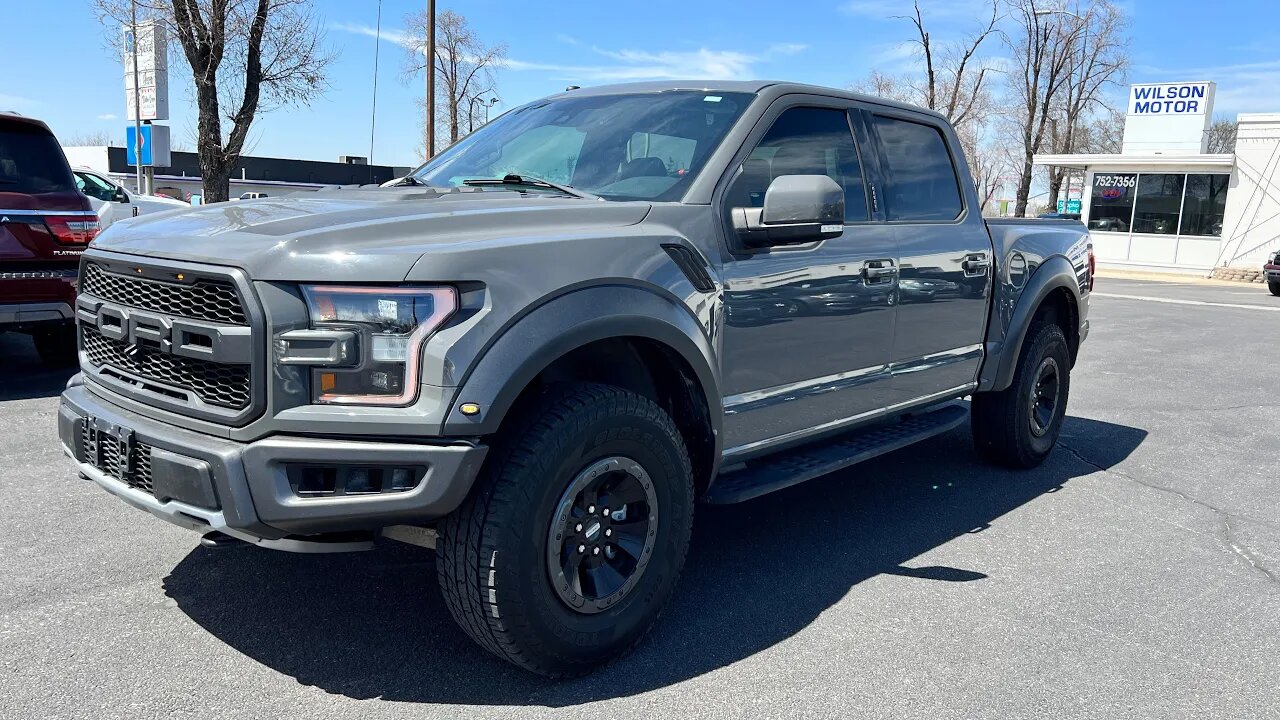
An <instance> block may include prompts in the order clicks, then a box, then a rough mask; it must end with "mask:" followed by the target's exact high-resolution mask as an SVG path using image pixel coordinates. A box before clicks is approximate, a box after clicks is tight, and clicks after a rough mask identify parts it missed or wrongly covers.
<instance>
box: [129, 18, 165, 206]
mask: <svg viewBox="0 0 1280 720" xmlns="http://www.w3.org/2000/svg"><path fill="white" fill-rule="evenodd" d="M124 50H125V52H124V58H123V59H124V92H125V110H126V113H127V115H128V118H129V120H131V121H132V122H133V127H132V128H131V130H132V132H131V133H129V138H131V142H134V143H137V146H134V145H130V146H129V147H130V148H131V153H130V155H131V157H134V158H136V159H137V161H138V162H137V168H138V192H139V193H144V194H145V193H147V192H148V191H149V190H150V188H148V187H147V186H148V185H149V184H150V183H149V182H148V183H145V184H144V176H145V178H146V179H147V180H151V179H152V178H153V177H154V172H155V171H154V170H153V169H152V167H150V166H151V165H152V162H156V163H159V164H161V165H167V164H168V163H169V145H168V137H169V133H168V132H167V128H166V129H165V131H163V132H147V131H144V130H143V127H142V126H143V124H144V123H145V124H146V125H151V121H153V120H167V119H169V67H168V45H167V42H166V37H165V33H164V26H163V25H161V24H160V23H158V22H155V21H154V20H144V21H143V22H141V23H139V22H138V3H137V0H133V2H132V3H131V5H130V13H129V24H128V25H127V26H125V28H124ZM145 143H151V144H152V147H150V148H146V147H143V145H144V144H145ZM146 158H150V159H151V160H150V161H148V160H146Z"/></svg>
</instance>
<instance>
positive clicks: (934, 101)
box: [899, 0, 1000, 128]
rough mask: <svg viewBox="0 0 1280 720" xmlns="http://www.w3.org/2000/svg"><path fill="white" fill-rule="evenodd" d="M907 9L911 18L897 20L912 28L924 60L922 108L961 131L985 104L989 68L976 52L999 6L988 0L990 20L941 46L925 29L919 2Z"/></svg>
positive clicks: (991, 28) (995, 20) (997, 16)
mask: <svg viewBox="0 0 1280 720" xmlns="http://www.w3.org/2000/svg"><path fill="white" fill-rule="evenodd" d="M911 7H912V9H914V10H915V14H914V15H912V16H907V17H903V16H899V17H900V18H902V19H905V20H909V21H911V24H912V25H914V26H915V29H916V35H917V39H916V40H915V42H916V43H917V44H919V46H920V53H921V55H922V56H923V59H924V75H925V77H924V83H923V85H922V86H920V87H919V89H918V92H919V93H920V95H921V96H922V97H923V100H924V106H925V107H927V108H929V109H930V110H936V111H938V112H940V113H942V114H943V115H945V116H946V118H947V119H948V120H950V121H951V125H952V126H953V127H955V128H962V127H963V126H964V124H965V123H966V122H967V121H968V120H970V119H971V118H972V117H973V116H974V114H975V113H977V112H980V111H981V110H982V109H984V108H985V107H986V105H987V104H988V103H987V99H988V98H989V92H988V91H989V90H990V88H989V87H988V85H987V80H988V77H989V75H990V74H991V68H990V67H987V66H986V65H985V64H983V63H982V61H981V59H980V58H978V57H977V53H978V49H979V48H980V47H981V46H982V43H983V41H985V40H986V39H987V38H988V37H990V36H991V35H992V34H994V33H995V32H996V24H997V23H998V22H999V20H1000V6H999V4H998V2H997V0H992V2H991V17H990V19H989V20H988V21H987V22H986V24H985V25H983V26H981V27H980V28H979V29H978V30H977V32H974V33H972V34H970V35H969V36H968V37H966V38H965V39H964V40H961V41H960V42H957V43H951V44H948V45H944V46H941V47H939V46H937V45H936V44H935V43H934V41H933V36H932V35H930V34H929V31H928V30H926V29H925V26H924V18H923V17H921V15H920V3H919V1H918V0H917V1H916V2H913V3H912V6H911Z"/></svg>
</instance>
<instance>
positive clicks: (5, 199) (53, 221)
mask: <svg viewBox="0 0 1280 720" xmlns="http://www.w3.org/2000/svg"><path fill="white" fill-rule="evenodd" d="M97 233H98V217H97V215H95V214H94V212H93V208H92V206H90V205H89V199H88V198H87V197H85V196H84V195H82V194H81V193H80V192H79V191H78V190H77V189H76V182H75V178H74V177H72V175H71V167H70V166H69V165H68V164H67V158H66V156H65V155H63V154H62V148H61V147H60V146H59V145H58V141H57V139H55V138H54V136H53V133H52V132H50V131H49V126H47V125H45V124H44V123H42V122H40V121H39V120H32V119H31V118H26V117H22V116H20V115H13V114H7V113H0V332H4V331H5V330H17V331H20V332H25V333H28V334H30V335H31V337H32V339H34V340H35V343H36V350H37V351H38V352H39V353H40V357H41V359H43V360H44V361H45V362H46V363H49V364H57V365H69V364H72V363H74V362H75V358H76V333H75V303H76V273H77V269H78V267H79V265H80V253H82V252H84V249H85V247H86V246H87V245H88V244H89V241H90V240H92V239H93V237H94V235H97Z"/></svg>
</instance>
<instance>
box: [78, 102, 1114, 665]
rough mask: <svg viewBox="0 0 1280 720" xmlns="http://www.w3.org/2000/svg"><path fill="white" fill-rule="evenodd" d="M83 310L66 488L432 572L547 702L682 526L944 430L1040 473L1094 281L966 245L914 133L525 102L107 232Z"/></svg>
mask: <svg viewBox="0 0 1280 720" xmlns="http://www.w3.org/2000/svg"><path fill="white" fill-rule="evenodd" d="M80 277H81V285H80V295H79V298H78V300H77V302H76V307H75V312H76V317H77V318H78V322H79V333H80V335H79V342H80V361H81V369H82V372H81V374H80V375H78V376H76V377H75V378H74V379H73V380H72V381H71V382H70V383H69V385H68V388H67V390H66V392H65V393H64V394H63V396H62V401H61V408H60V411H59V418H58V424H59V434H60V436H61V439H62V443H63V445H64V449H65V451H66V453H67V454H68V455H70V456H71V457H73V458H74V459H75V462H76V463H77V465H78V471H79V474H80V475H81V476H83V477H86V478H88V479H90V480H92V481H93V482H95V483H97V484H98V485H100V486H102V487H103V488H105V489H106V490H107V491H109V492H110V493H112V494H114V495H116V496H117V497H119V498H120V499H122V500H124V501H125V502H128V503H130V504H131V505H134V506H136V507H138V508H141V509H144V510H147V511H149V512H151V513H152V514H154V515H157V516H159V517H161V518H164V519H165V520H168V521H170V522H173V523H177V524H178V525H182V526H185V527H188V528H191V529H194V530H196V531H197V532H200V533H202V534H204V542H205V543H206V544H209V545H215V546H216V545H223V544H232V543H253V544H257V545H260V546H262V547H267V548H277V549H283V550H293V551H300V552H324V551H338V550H358V549H367V548H369V547H371V546H372V544H373V539H374V537H375V536H376V535H377V534H379V533H385V534H388V535H392V536H393V537H398V538H400V539H411V540H412V539H415V538H416V541H417V542H419V544H434V546H435V548H436V552H437V560H436V566H437V568H438V576H439V580H440V585H441V588H442V591H443V594H444V597H445V599H446V601H447V605H448V607H449V609H450V611H451V612H452V614H453V615H454V617H455V619H456V620H457V621H458V622H459V624H460V625H461V626H462V627H463V629H464V630H465V631H466V632H467V633H468V634H469V635H470V636H471V637H472V638H474V639H475V640H476V641H477V642H478V643H479V644H480V645H482V646H484V647H485V648H487V649H488V650H490V651H492V652H493V653H495V654H497V655H499V656H501V657H503V658H506V659H508V660H510V661H512V662H515V663H517V664H518V665H521V666H523V667H525V668H528V669H530V670H532V671H534V672H538V673H542V674H545V675H551V676H564V675H571V674H575V673H581V672H585V671H587V670H589V669H590V668H592V667H595V666H598V665H599V664H601V663H603V662H605V661H608V660H609V659H611V658H614V657H616V656H617V655H619V654H621V653H623V652H624V651H626V650H627V649H628V648H630V647H632V646H633V645H635V644H636V643H637V642H638V641H639V639H640V638H641V637H642V636H643V634H644V632H645V631H646V629H647V628H648V627H649V626H650V625H651V624H652V623H653V622H654V620H655V619H656V618H657V617H658V614H659V612H660V610H661V609H662V607H663V606H664V605H666V603H667V601H668V600H669V599H670V598H671V596H672V593H673V589H674V585H675V582H676V578H677V576H678V575H679V574H680V571H681V566H682V564H683V562H684V558H685V553H686V550H687V548H688V546H689V537H690V527H691V524H692V522H693V518H694V515H695V512H694V508H695V505H696V504H697V503H698V502H700V501H701V502H708V503H734V502H739V501H743V500H748V499H750V498H754V497H758V496H760V495H763V494H765V493H768V492H770V491H773V490H777V489H780V488H784V487H787V486H790V485H793V484H796V483H799V482H802V481H804V480H807V479H810V478H813V477H816V476H819V475H822V474H824V473H828V472H830V471H832V470H835V469H838V468H842V467H846V466H849V465H851V464H853V463H856V462H859V461H861V460H865V459H867V458H869V457H873V456H875V455H878V454H881V453H884V452H887V451H889V450H893V449H895V448H900V447H903V446H905V445H908V444H910V443H913V442H916V441H919V440H923V439H925V438H928V437H930V436H933V435H936V434H938V433H941V432H944V431H947V430H949V429H951V428H954V427H956V426H957V425H959V424H961V423H962V422H964V420H965V419H966V418H969V419H970V422H971V425H972V432H973V437H974V440H975V444H976V446H977V448H978V451H979V452H980V453H981V454H982V455H983V456H985V457H987V458H989V459H990V460H992V461H995V462H997V463H1000V464H1003V465H1007V466H1014V467H1024V468H1026V467H1032V466H1035V465H1036V464H1038V463H1039V462H1041V461H1042V460H1043V459H1044V458H1045V456H1046V455H1048V454H1049V452H1050V451H1051V450H1052V448H1053V446H1054V444H1055V442H1056V439H1057V437H1058V433H1059V430H1060V428H1061V426H1062V422H1063V417H1064V413H1065V411H1066V405H1067V395H1068V390H1069V387H1070V384H1069V376H1070V370H1071V367H1072V365H1073V364H1074V362H1075V359H1076V353H1077V351H1078V349H1079V346H1080V343H1081V341H1082V340H1083V339H1084V337H1085V335H1086V333H1087V331H1088V328H1089V324H1088V320H1087V315H1088V307H1089V305H1088V298H1089V291H1090V285H1091V284H1092V257H1091V250H1090V246H1089V243H1088V235H1087V233H1086V231H1085V229H1084V227H1083V226H1082V225H1081V224H1080V223H1078V222H1074V221H1055V220H1044V221H1004V220H1001V221H985V222H984V220H983V219H982V217H981V214H980V212H979V204H978V199H977V197H976V195H975V192H974V188H973V185H972V183H971V182H970V174H969V169H968V167H967V166H966V164H965V160H964V156H963V155H962V153H961V152H960V143H959V141H958V140H957V138H956V135H955V133H954V132H953V130H952V128H950V127H949V126H948V124H947V122H946V121H945V120H944V119H943V118H941V117H940V116H938V115H937V114H935V113H932V112H927V111H923V110H920V109H918V108H913V107H909V106H906V105H900V104H896V103H892V102H886V101H882V100H878V99H875V98H872V97H865V96H862V95H856V94H851V93H847V92H842V91H837V90H829V89H825V88H819V87H810V86H805V85H796V84H787V83H766V82H710V83H702V82H695V83H662V84H636V85H623V86H615V87H602V88H596V89H589V90H574V91H572V92H566V93H564V94H560V95H556V96H553V97H549V98H546V99H543V100H538V101H536V102H532V103H529V104H528V105H525V106H523V107H519V108H517V109H514V110H511V111H509V112H507V113H505V114H503V115H502V116H501V117H499V118H497V119H496V120H494V121H493V122H491V123H489V124H488V125H486V126H484V127H483V128H481V129H479V130H477V131H476V132H475V133H474V134H472V135H470V136H468V137H467V138H465V139H463V140H461V141H459V142H458V143H456V144H455V145H453V146H451V147H450V148H448V149H447V150H445V151H444V152H443V153H441V154H440V155H439V156H437V157H435V158H433V159H432V160H430V161H429V162H428V163H426V164H425V165H424V166H423V167H421V168H419V169H418V170H417V171H415V172H414V173H412V174H411V175H410V176H407V177H406V178H404V179H403V180H402V181H401V182H400V183H399V185H398V186H396V187H390V188H381V189H379V188H360V189H341V190H332V191H323V192H318V193H314V194H304V195H295V196H292V197H283V198H274V197H273V198H267V199H262V200H250V201H243V202H238V203H224V204H218V205H209V206H205V207H199V208H193V209H191V210H185V211H175V212H173V213H165V214H160V215H156V216H148V217H142V218H137V219H134V220H128V221H124V222H121V223H118V224H116V225H114V226H112V227H111V228H110V229H109V230H107V231H106V232H105V233H103V234H102V235H101V236H100V237H99V239H98V240H97V241H95V242H94V243H93V245H92V246H91V247H90V249H89V250H88V251H87V252H86V253H85V255H84V258H83V262H82V266H81V272H80ZM966 397H969V398H971V400H970V402H969V403H968V404H967V405H966V404H964V403H963V402H962V401H963V399H964V398H966ZM891 481H892V480H891V478H885V482H891Z"/></svg>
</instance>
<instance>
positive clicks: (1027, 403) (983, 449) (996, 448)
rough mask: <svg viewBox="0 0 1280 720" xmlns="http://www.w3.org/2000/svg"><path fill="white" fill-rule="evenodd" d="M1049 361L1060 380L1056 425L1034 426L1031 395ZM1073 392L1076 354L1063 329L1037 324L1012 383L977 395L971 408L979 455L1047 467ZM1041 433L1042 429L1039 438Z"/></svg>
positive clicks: (1013, 463)
mask: <svg viewBox="0 0 1280 720" xmlns="http://www.w3.org/2000/svg"><path fill="white" fill-rule="evenodd" d="M1049 362H1052V363H1054V364H1056V372H1057V374H1058V377H1059V378H1060V383H1059V385H1058V397H1057V402H1056V405H1055V406H1054V408H1053V411H1052V416H1051V420H1050V421H1049V422H1047V423H1044V424H1042V425H1037V424H1036V423H1034V422H1033V419H1032V418H1033V410H1032V407H1033V403H1032V400H1031V398H1032V393H1033V391H1034V388H1035V385H1036V383H1037V380H1038V379H1039V377H1038V375H1039V373H1040V372H1041V371H1042V368H1044V367H1045V365H1046V364H1047V363H1049ZM1070 389H1071V353H1070V351H1069V349H1068V347H1067V338H1066V336H1065V335H1064V334H1063V332H1062V328H1060V327H1059V326H1058V325H1056V324H1054V323H1037V324H1036V325H1033V326H1032V327H1031V328H1030V330H1028V331H1027V337H1026V340H1025V341H1024V342H1023V346H1022V353H1021V354H1020V356H1019V357H1018V367H1017V369H1016V370H1015V371H1014V374H1013V383H1012V384H1011V385H1010V386H1009V387H1008V388H1007V389H1005V390H1001V391H999V392H986V393H975V394H974V396H973V403H972V406H971V415H970V420H971V425H972V428H973V442H974V445H975V447H976V448H977V450H978V454H979V455H981V456H982V457H983V458H985V459H986V460H988V461H990V462H993V463H995V464H997V465H1003V466H1005V467H1010V468H1033V467H1036V466H1037V465H1039V464H1040V463H1041V462H1044V459H1045V458H1046V457H1048V456H1049V453H1050V452H1052V451H1053V446H1054V445H1056V444H1057V442H1058V435H1059V433H1060V432H1061V431H1062V422H1063V419H1064V418H1065V417H1066V409H1067V398H1068V396H1069V395H1070ZM1037 430H1043V433H1042V434H1039V435H1037Z"/></svg>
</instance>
